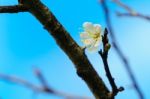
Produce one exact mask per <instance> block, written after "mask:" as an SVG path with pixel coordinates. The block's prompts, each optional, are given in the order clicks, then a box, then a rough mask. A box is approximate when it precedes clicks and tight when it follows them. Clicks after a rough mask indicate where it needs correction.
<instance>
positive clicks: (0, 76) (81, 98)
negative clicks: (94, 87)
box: [0, 68, 92, 99]
mask: <svg viewBox="0 0 150 99" xmlns="http://www.w3.org/2000/svg"><path fill="white" fill-rule="evenodd" d="M34 73H35V74H36V75H37V77H38V79H39V80H40V81H41V83H42V86H38V85H35V84H32V83H31V82H28V81H26V80H24V79H21V78H19V77H16V76H9V75H6V74H2V73H0V79H4V80H6V81H9V82H13V83H16V84H20V85H23V86H25V87H28V88H30V89H32V90H33V91H36V92H41V93H48V94H50V95H51V94H53V95H56V96H60V97H63V98H64V99H92V98H90V97H86V96H76V95H71V94H68V93H64V92H60V91H57V90H54V89H52V88H51V87H49V86H48V85H47V82H46V80H45V79H44V77H43V75H42V73H41V71H40V70H39V69H37V68H36V69H35V71H34Z"/></svg>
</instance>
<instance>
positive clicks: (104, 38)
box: [99, 29, 124, 99]
mask: <svg viewBox="0 0 150 99" xmlns="http://www.w3.org/2000/svg"><path fill="white" fill-rule="evenodd" d="M107 34H108V31H107V29H105V31H104V36H102V42H103V51H102V50H100V51H99V54H100V56H101V58H102V60H103V63H104V68H105V71H106V76H107V78H108V80H109V83H110V85H111V87H112V93H111V99H114V97H115V96H116V95H117V94H118V92H120V91H123V90H124V88H123V87H120V88H117V85H116V83H115V81H114V78H113V77H112V74H111V72H110V69H109V66H108V61H107V58H108V51H109V49H110V47H111V45H110V44H109V40H108V37H107Z"/></svg>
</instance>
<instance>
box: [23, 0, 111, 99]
mask: <svg viewBox="0 0 150 99" xmlns="http://www.w3.org/2000/svg"><path fill="white" fill-rule="evenodd" d="M22 4H23V5H24V6H25V7H27V8H28V10H29V11H30V12H31V13H32V14H33V15H34V16H35V17H36V18H37V19H38V20H39V21H40V22H41V24H43V26H44V28H45V29H46V30H47V31H48V32H49V33H50V34H51V35H52V36H53V38H54V39H55V40H56V42H57V44H58V45H59V46H60V48H61V49H62V50H63V51H64V52H65V53H66V54H67V55H68V57H69V58H70V60H71V61H72V62H73V63H74V65H75V67H76V70H77V74H78V75H79V76H80V77H81V78H82V79H83V80H84V81H85V82H86V84H87V85H88V87H89V88H90V90H91V91H92V93H93V95H94V96H95V98H96V99H109V98H108V93H109V90H108V89H107V87H106V86H105V84H104V82H103V81H102V79H101V78H100V77H99V76H98V74H97V72H96V71H95V69H94V68H93V66H92V64H91V63H90V62H89V60H88V59H87V56H86V55H85V53H84V50H82V49H81V48H80V46H79V45H78V44H77V43H76V42H75V41H74V40H73V39H72V37H71V36H70V35H69V33H68V32H67V31H66V30H65V29H64V27H63V26H62V25H61V24H60V23H59V22H58V20H57V19H56V18H55V16H54V15H53V14H52V12H51V11H50V10H49V9H48V8H47V7H46V6H45V5H44V4H42V3H41V2H40V0H23V2H22Z"/></svg>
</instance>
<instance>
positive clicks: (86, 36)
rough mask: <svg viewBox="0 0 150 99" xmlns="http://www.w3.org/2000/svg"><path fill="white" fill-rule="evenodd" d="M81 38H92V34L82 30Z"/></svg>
mask: <svg viewBox="0 0 150 99" xmlns="http://www.w3.org/2000/svg"><path fill="white" fill-rule="evenodd" d="M80 38H81V39H88V38H90V36H89V34H88V33H86V32H81V33H80Z"/></svg>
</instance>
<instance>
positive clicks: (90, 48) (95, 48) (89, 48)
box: [87, 47, 98, 52]
mask: <svg viewBox="0 0 150 99" xmlns="http://www.w3.org/2000/svg"><path fill="white" fill-rule="evenodd" d="M87 50H88V51H89V52H96V51H97V50H98V47H88V48H87Z"/></svg>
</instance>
